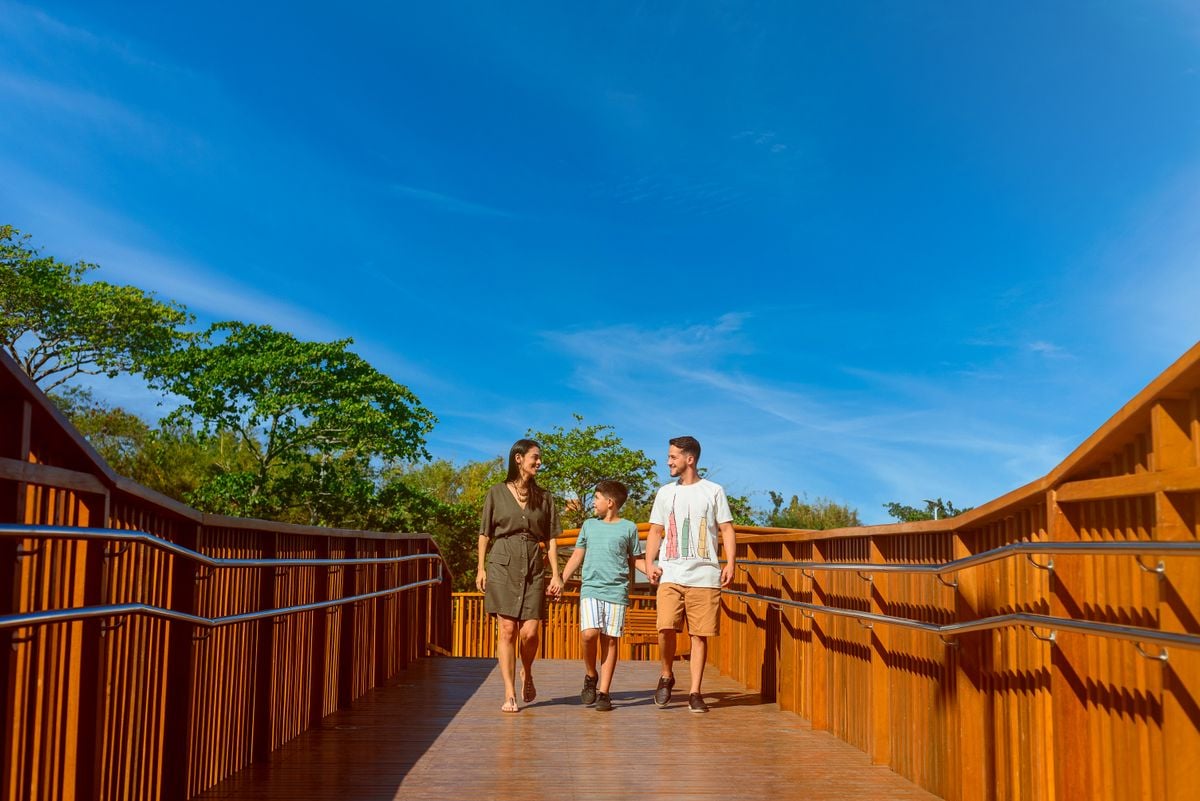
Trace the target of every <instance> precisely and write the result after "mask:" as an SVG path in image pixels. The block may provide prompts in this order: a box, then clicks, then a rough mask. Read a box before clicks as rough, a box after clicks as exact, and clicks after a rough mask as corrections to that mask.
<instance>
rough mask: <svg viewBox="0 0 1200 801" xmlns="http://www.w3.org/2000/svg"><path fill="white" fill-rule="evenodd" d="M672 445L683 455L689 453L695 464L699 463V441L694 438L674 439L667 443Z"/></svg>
mask: <svg viewBox="0 0 1200 801" xmlns="http://www.w3.org/2000/svg"><path fill="white" fill-rule="evenodd" d="M669 444H671V445H674V446H675V447H676V448H679V450H681V451H683V452H684V453H690V454H691V455H692V456H695V457H696V463H697V464H699V463H700V440H698V439H696V438H695V437H676V438H675V439H673V440H671V442H670V443H669Z"/></svg>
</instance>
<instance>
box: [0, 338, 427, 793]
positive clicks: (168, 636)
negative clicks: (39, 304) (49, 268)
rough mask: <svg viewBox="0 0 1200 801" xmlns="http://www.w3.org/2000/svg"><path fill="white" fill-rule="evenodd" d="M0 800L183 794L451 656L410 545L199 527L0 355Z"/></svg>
mask: <svg viewBox="0 0 1200 801" xmlns="http://www.w3.org/2000/svg"><path fill="white" fill-rule="evenodd" d="M0 526H2V527H3V532H4V533H3V534H0V587H2V588H3V592H0V654H5V655H6V656H5V658H3V659H0V690H2V691H3V695H0V798H2V799H4V801H34V800H35V799H38V800H39V801H40V799H87V801H91V800H92V799H103V800H107V799H112V800H113V801H116V800H117V799H120V800H121V801H124V800H125V799H131V800H133V801H143V800H145V801H157V799H170V800H171V801H181V800H182V799H186V798H190V797H192V796H194V795H196V794H198V793H199V792H201V791H202V790H205V789H207V788H209V787H211V786H213V785H214V784H216V783H217V782H218V781H220V780H221V779H223V778H225V777H227V776H229V775H231V774H232V773H234V772H236V771H238V770H240V769H241V768H242V767H245V766H246V765H248V764H249V763H250V762H252V761H255V760H261V759H264V758H265V757H266V756H267V755H268V754H269V753H270V752H271V751H272V750H273V749H275V748H277V747H279V746H280V745H282V744H283V743H285V742H287V741H288V740H290V739H292V738H293V737H295V736H296V735H297V734H299V733H301V732H302V731H304V730H306V729H308V728H309V727H311V726H313V725H315V724H317V723H319V722H320V721H321V719H322V718H324V717H325V716H326V715H328V714H330V713H331V712H333V711H335V710H337V709H339V708H344V707H345V706H347V705H348V704H350V703H351V702H352V701H353V700H354V699H356V698H358V697H360V696H362V695H363V694H364V693H365V692H367V691H368V690H369V689H371V688H372V687H374V686H377V685H378V684H380V683H382V682H383V681H385V680H387V679H388V678H390V677H392V676H394V675H396V674H397V673H398V672H399V671H400V670H401V669H402V668H403V667H404V666H405V665H407V664H408V663H409V662H411V661H413V660H415V659H418V658H420V657H422V656H424V655H425V654H426V653H428V652H430V651H435V652H447V651H448V650H449V646H450V583H449V582H448V581H443V580H442V577H444V576H445V575H446V573H445V568H444V562H443V560H442V558H441V555H440V554H439V553H438V551H437V547H436V545H435V544H434V543H433V541H432V540H431V539H430V538H429V537H428V536H427V535H423V534H387V533H375V532H361V531H349V530H342V529H323V528H317V527H309V526H294V525H286V524H281V523H269V522H266V521H261V520H242V519H236V518H225V517H217V516H213V515H207V514H201V513H199V512H197V511H195V510H193V509H190V508H188V507H186V506H184V505H183V504H180V503H177V502H175V501H173V500H171V499H169V498H165V497H163V496H161V495H158V494H157V493H154V492H152V491H150V490H147V489H145V488H143V487H140V486H138V485H136V484H134V483H133V482H131V481H129V480H128V479H125V478H123V477H121V476H117V475H115V474H114V473H112V471H111V470H110V469H109V468H108V466H107V465H105V464H104V463H103V461H102V460H101V459H100V458H99V457H98V456H97V455H96V454H95V452H94V451H93V450H92V449H91V448H90V446H88V444H87V443H86V442H85V441H84V440H83V439H82V438H81V437H80V436H79V435H78V433H77V432H75V430H74V429H73V428H72V427H71V426H70V425H69V424H68V423H67V422H66V421H65V420H63V419H62V417H61V415H60V414H59V413H58V412H57V410H56V409H54V407H53V406H52V405H51V404H50V403H49V402H48V401H47V400H46V398H45V396H44V395H42V394H41V393H40V392H39V391H38V390H37V388H36V387H35V386H33V385H32V383H31V382H29V380H28V379H27V378H26V377H25V376H24V375H23V374H22V373H21V372H20V370H19V368H17V367H16V365H15V364H13V363H12V362H11V360H9V359H7V357H5V356H3V355H2V354H0Z"/></svg>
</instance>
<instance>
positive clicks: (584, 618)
mask: <svg viewBox="0 0 1200 801" xmlns="http://www.w3.org/2000/svg"><path fill="white" fill-rule="evenodd" d="M628 497H629V490H628V489H626V488H625V485H624V484H622V483H621V482H619V481H607V480H606V481H601V482H599V483H598V484H596V493H595V496H594V499H593V501H592V506H593V511H594V513H595V515H596V518H599V519H595V518H593V519H591V520H585V521H584V523H583V528H581V529H580V530H579V537H578V538H577V539H576V541H575V551H574V552H573V553H572V554H571V558H570V559H568V560H567V566H566V567H565V568H563V577H562V580H563V582H564V583H565V582H566V581H567V579H569V578H570V577H571V576H572V574H574V572H575V570H576V568H578V567H579V565H580V564H582V565H583V587H582V588H581V589H580V591H579V628H580V629H581V631H582V636H583V666H584V670H585V671H586V673H587V675H585V676H584V679H583V691H582V692H581V693H580V694H579V700H580V701H582V702H583V704H584V706H592V705H595V707H596V709H597V710H598V711H600V712H608V711H611V710H612V697H611V696H610V695H609V692H608V691H609V688H610V687H611V686H612V677H613V672H614V671H615V670H616V668H617V643H618V641H619V640H620V639H621V630H622V629H623V628H624V626H625V609H626V607H628V606H629V568H630V567H631V566H633V567H637V568H638V569H641V570H644V568H645V562H643V561H642V560H640V559H638V558H637V557H638V555H639V554H640V553H641V552H642V547H641V543H640V542H639V541H638V531H637V526H636V525H635V524H634V523H633V522H632V521H630V520H622V519H621V517H620V515H619V514H618V511H619V510H620V508H621V504H623V503H625V499H626V498H628ZM597 641H599V646H600V671H599V675H597V672H596V645H597Z"/></svg>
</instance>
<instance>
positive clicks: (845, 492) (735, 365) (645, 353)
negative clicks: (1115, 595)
mask: <svg viewBox="0 0 1200 801" xmlns="http://www.w3.org/2000/svg"><path fill="white" fill-rule="evenodd" d="M747 319H748V318H746V317H745V316H744V315H740V314H731V315H725V316H722V317H720V318H717V319H716V320H715V321H714V322H712V323H708V324H698V325H683V326H678V327H663V328H654V329H646V328H637V327H635V326H631V325H622V326H606V327H601V328H596V329H593V330H575V331H571V332H566V333H564V332H553V333H547V334H544V335H543V337H544V338H545V340H546V341H547V342H548V343H549V344H550V345H551V346H552V347H553V348H555V349H557V350H559V351H560V352H562V353H565V354H567V355H568V356H570V357H571V358H572V359H573V360H574V362H575V364H576V369H575V373H574V376H573V378H572V379H571V380H572V381H573V383H574V384H575V386H576V387H577V388H578V389H579V390H580V392H581V394H582V395H583V396H584V397H586V398H588V399H589V402H590V403H592V404H593V406H594V409H593V410H592V411H591V412H590V413H589V416H590V417H591V418H594V419H597V420H599V421H600V422H606V423H611V424H613V425H615V426H616V427H617V429H618V432H619V433H620V434H621V435H622V436H623V437H624V438H625V439H626V441H627V443H629V444H631V445H632V446H634V447H640V448H642V449H643V450H646V451H647V453H649V454H651V455H652V456H655V457H659V456H660V454H659V453H658V451H660V450H661V449H662V447H663V446H662V443H663V442H665V441H666V439H667V438H669V437H670V436H676V435H678V434H681V433H690V434H693V435H694V436H697V437H698V438H699V439H700V440H701V442H703V443H704V453H705V463H706V464H707V465H708V466H710V467H711V468H712V469H713V471H714V472H713V477H714V478H715V479H717V480H722V481H724V482H726V483H728V485H729V486H730V489H731V491H734V492H737V493H739V494H743V493H753V492H762V491H765V490H767V489H777V490H781V491H783V492H785V493H793V492H795V493H799V492H807V493H808V494H809V495H810V496H817V495H822V496H826V497H831V498H833V499H834V500H837V501H839V502H843V503H851V505H854V506H856V507H857V508H858V509H859V511H860V513H861V515H862V517H863V519H864V521H866V522H888V520H887V518H886V515H885V513H884V512H883V508H882V505H883V504H884V503H885V502H887V501H891V500H902V501H906V502H911V501H913V500H919V499H920V498H925V497H938V496H941V497H943V498H948V499H952V500H953V501H954V502H955V503H956V504H959V505H977V504H979V503H983V502H985V501H988V500H991V499H992V498H995V497H998V496H999V495H1002V494H1003V493H1005V492H1007V491H1009V490H1011V489H1014V488H1015V487H1018V486H1021V485H1022V484H1024V483H1026V482H1028V481H1030V480H1032V479H1034V478H1037V477H1038V476H1040V475H1043V474H1045V473H1046V472H1047V471H1048V470H1050V469H1051V468H1052V467H1053V466H1054V464H1056V463H1057V461H1058V460H1059V459H1061V458H1063V457H1064V456H1065V455H1066V454H1067V452H1068V451H1069V449H1070V446H1072V445H1073V444H1074V443H1069V442H1064V441H1062V440H1061V438H1059V437H1056V436H1055V435H1053V434H1048V433H1046V432H1045V431H1044V430H1042V429H1040V428H1032V429H1031V428H1029V427H1027V426H1026V425H1024V424H1022V423H1021V422H1020V421H1019V419H1013V418H1009V417H1005V418H1000V416H999V414H998V413H996V411H995V409H996V406H997V405H1002V404H1003V403H1004V400H1003V399H991V400H990V401H989V400H987V399H986V396H987V395H988V394H989V393H992V392H994V388H995V384H994V381H992V380H990V379H988V380H986V381H984V382H982V384H983V385H984V386H981V385H980V382H978V381H974V380H972V379H970V378H966V377H957V378H956V379H954V383H953V384H951V382H950V381H949V380H947V378H946V377H945V376H938V377H936V378H921V377H918V376H911V375H904V374H899V375H891V374H880V373H873V372H870V371H863V370H855V369H848V370H847V371H846V372H847V373H849V374H851V375H854V376H855V377H856V378H858V379H859V382H860V384H862V386H861V387H860V388H857V389H841V390H836V391H835V390H829V389H812V388H805V387H800V386H798V385H796V384H795V383H794V382H789V381H788V380H787V377H786V375H770V376H758V375H753V374H750V373H748V372H747V371H746V370H744V369H742V368H741V367H740V366H739V365H741V364H742V363H743V362H745V358H744V357H746V356H747V355H748V354H752V353H754V352H755V351H756V347H755V343H754V341H753V332H752V331H750V330H747V328H746V326H745V323H746V321H747ZM1017 417H1018V418H1019V416H1017ZM1009 420H1012V422H1008V421H1009ZM758 500H759V501H760V502H761V500H762V499H761V498H760V499H758Z"/></svg>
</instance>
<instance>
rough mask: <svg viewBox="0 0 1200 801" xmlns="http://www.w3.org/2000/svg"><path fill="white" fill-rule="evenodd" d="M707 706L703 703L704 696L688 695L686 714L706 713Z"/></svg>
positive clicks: (697, 694)
mask: <svg viewBox="0 0 1200 801" xmlns="http://www.w3.org/2000/svg"><path fill="white" fill-rule="evenodd" d="M707 711H708V704H706V703H704V696H703V695H701V694H700V693H691V694H690V695H688V712H707Z"/></svg>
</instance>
